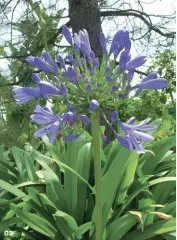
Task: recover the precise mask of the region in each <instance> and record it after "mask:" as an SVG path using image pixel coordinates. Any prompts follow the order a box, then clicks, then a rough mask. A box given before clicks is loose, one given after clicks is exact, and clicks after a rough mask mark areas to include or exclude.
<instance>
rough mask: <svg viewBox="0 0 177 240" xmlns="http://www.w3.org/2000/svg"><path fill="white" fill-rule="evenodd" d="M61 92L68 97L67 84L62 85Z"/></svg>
mask: <svg viewBox="0 0 177 240" xmlns="http://www.w3.org/2000/svg"><path fill="white" fill-rule="evenodd" d="M60 91H61V94H63V96H64V97H67V88H66V86H65V83H61V85H60Z"/></svg>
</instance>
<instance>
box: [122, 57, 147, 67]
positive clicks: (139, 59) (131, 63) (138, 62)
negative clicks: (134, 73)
mask: <svg viewBox="0 0 177 240" xmlns="http://www.w3.org/2000/svg"><path fill="white" fill-rule="evenodd" d="M146 61H147V57H146V56H140V57H136V58H134V59H132V60H131V61H129V62H127V64H126V69H127V70H130V69H132V68H134V69H135V68H138V67H140V66H142V65H143V64H144V63H145V62H146Z"/></svg>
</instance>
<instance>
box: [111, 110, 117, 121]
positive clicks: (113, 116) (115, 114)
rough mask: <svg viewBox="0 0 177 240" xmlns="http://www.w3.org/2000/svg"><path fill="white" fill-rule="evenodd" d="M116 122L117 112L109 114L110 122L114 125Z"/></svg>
mask: <svg viewBox="0 0 177 240" xmlns="http://www.w3.org/2000/svg"><path fill="white" fill-rule="evenodd" d="M116 121H117V112H116V111H114V112H112V113H111V122H112V123H115V122H116Z"/></svg>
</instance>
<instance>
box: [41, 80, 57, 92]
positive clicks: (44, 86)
mask: <svg viewBox="0 0 177 240" xmlns="http://www.w3.org/2000/svg"><path fill="white" fill-rule="evenodd" d="M39 88H40V92H41V95H42V96H46V95H60V94H61V91H60V90H59V89H58V88H56V87H55V86H53V85H52V84H51V83H49V82H45V81H41V82H39Z"/></svg>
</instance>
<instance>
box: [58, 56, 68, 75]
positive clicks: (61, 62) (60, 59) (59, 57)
mask: <svg viewBox="0 0 177 240" xmlns="http://www.w3.org/2000/svg"><path fill="white" fill-rule="evenodd" d="M57 59H58V61H59V63H60V65H61V67H62V68H63V69H64V70H65V71H66V66H65V61H64V59H63V58H62V56H60V55H59V56H58V58H57Z"/></svg>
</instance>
